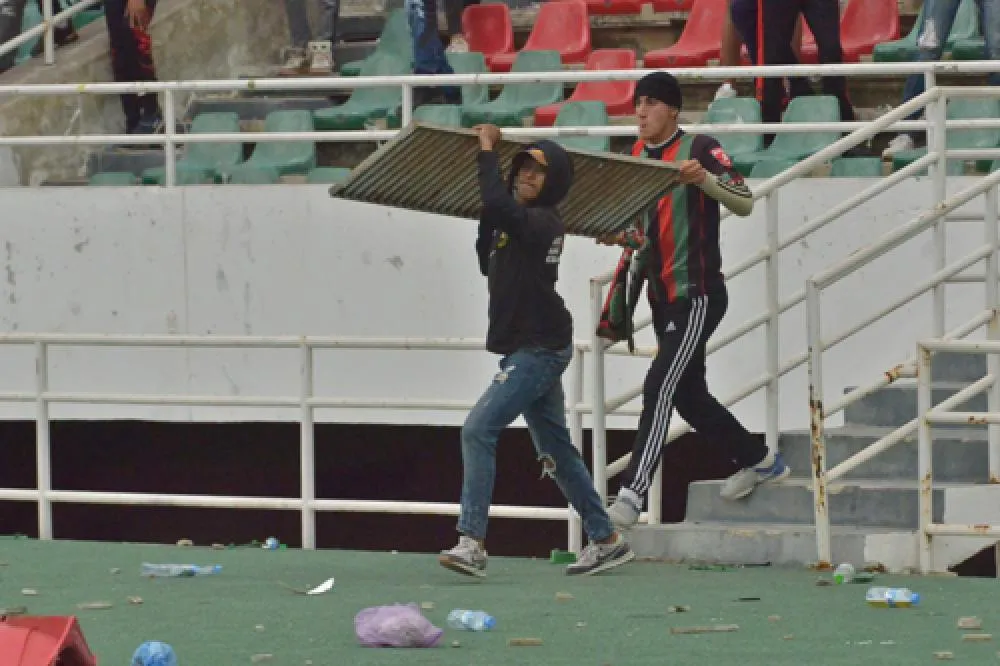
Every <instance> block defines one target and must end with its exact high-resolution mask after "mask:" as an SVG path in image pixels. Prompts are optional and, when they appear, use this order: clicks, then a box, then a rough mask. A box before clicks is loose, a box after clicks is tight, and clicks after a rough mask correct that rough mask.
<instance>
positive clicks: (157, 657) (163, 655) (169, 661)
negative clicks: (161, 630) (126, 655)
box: [132, 641, 177, 666]
mask: <svg viewBox="0 0 1000 666" xmlns="http://www.w3.org/2000/svg"><path fill="white" fill-rule="evenodd" d="M132 666H177V655H176V654H175V653H174V649H173V648H172V647H170V646H169V645H167V644H166V643H161V642H160V641H146V642H145V643H143V644H142V645H140V646H139V647H138V648H136V650H135V652H134V653H133V654H132Z"/></svg>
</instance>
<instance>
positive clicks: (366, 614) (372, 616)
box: [354, 603, 444, 647]
mask: <svg viewBox="0 0 1000 666" xmlns="http://www.w3.org/2000/svg"><path fill="white" fill-rule="evenodd" d="M354 632H355V633H356V634H357V635H358V640H359V641H361V644H362V645H364V646H365V647H434V645H435V644H437V642H438V641H439V640H440V639H441V635H442V634H443V633H444V630H443V629H439V628H437V627H435V626H434V625H433V624H431V622H430V620H428V619H427V618H426V617H424V616H423V614H421V612H420V609H419V608H418V607H417V605H416V604H413V603H411V604H393V605H392V606H373V607H372V608H366V609H364V610H363V611H361V612H360V613H358V614H357V615H356V616H354Z"/></svg>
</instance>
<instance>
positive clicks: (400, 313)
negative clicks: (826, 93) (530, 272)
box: [0, 179, 983, 428]
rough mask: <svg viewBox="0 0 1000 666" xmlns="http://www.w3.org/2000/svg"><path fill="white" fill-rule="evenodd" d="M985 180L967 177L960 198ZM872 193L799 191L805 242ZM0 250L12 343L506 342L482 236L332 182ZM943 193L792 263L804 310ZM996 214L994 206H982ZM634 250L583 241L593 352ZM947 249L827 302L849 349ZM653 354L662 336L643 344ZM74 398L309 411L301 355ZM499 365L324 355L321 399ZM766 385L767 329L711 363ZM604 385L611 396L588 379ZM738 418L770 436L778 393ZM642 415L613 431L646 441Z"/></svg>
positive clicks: (577, 265) (439, 417) (206, 193)
mask: <svg viewBox="0 0 1000 666" xmlns="http://www.w3.org/2000/svg"><path fill="white" fill-rule="evenodd" d="M971 182H972V179H955V182H953V183H952V184H951V186H952V188H953V190H958V189H960V188H961V187H964V186H968V185H969V184H970V183H971ZM865 185H867V182H865V181H855V180H848V179H832V180H827V179H823V180H809V181H804V182H800V183H796V184H793V185H792V186H790V187H787V188H785V190H783V192H782V195H781V227H782V231H783V234H787V233H788V232H789V231H790V230H792V229H794V228H795V227H797V226H799V225H801V224H803V222H804V221H805V220H807V219H809V218H810V217H812V216H815V215H818V214H820V213H822V212H823V211H825V210H828V209H829V208H830V207H831V206H833V205H835V204H837V203H838V202H840V201H842V200H843V199H844V198H845V197H848V196H850V195H851V194H852V193H854V192H856V191H858V190H859V188H861V187H863V186H865ZM2 192H3V194H2V196H3V202H4V204H3V225H2V227H0V228H2V230H3V232H2V239H0V260H2V262H3V274H2V275H0V328H2V329H3V330H10V331H20V332H79V333H94V332H104V333H191V334H236V335H240V334H253V335H279V334H294V335H301V334H306V335H350V336H391V337H399V336H409V337H421V336H449V337H477V338H481V337H483V336H484V335H485V326H486V295H485V282H484V280H483V279H482V278H481V277H480V276H479V274H478V270H477V264H476V259H475V255H474V253H473V250H472V244H473V240H474V237H475V232H476V227H475V224H474V223H471V222H469V221H464V220H456V219H449V218H441V217H436V216H431V215H424V214H416V213H411V212H407V211H401V210H392V209H385V208H380V207H375V206H369V205H363V204H354V203H348V202H342V201H335V200H332V199H331V198H330V197H329V196H328V194H327V191H326V188H325V187H322V186H318V187H316V186H304V185H303V186H284V187H240V186H227V187H192V188H180V189H176V190H173V191H168V190H165V189H158V188H134V189H108V188H66V189H62V188H47V189H28V188H24V189H7V190H3V191H2ZM929 197H930V187H929V182H928V181H927V180H926V179H923V180H919V179H918V180H913V181H910V182H907V183H904V184H903V185H901V186H900V187H898V188H896V189H895V190H893V191H891V192H889V193H887V194H885V195H883V196H882V197H881V198H880V199H877V200H876V201H875V202H873V203H871V204H870V205H867V206H865V207H864V208H862V209H860V210H858V211H856V212H855V213H854V214H852V215H850V216H849V217H848V218H845V219H842V220H840V221H838V222H836V223H835V224H834V225H833V226H831V227H828V228H827V229H826V230H824V231H822V232H820V233H817V234H815V235H813V236H811V237H809V238H808V239H806V240H805V241H803V242H801V243H798V244H796V245H794V246H792V247H790V248H788V249H787V250H786V251H785V252H784V253H783V254H782V258H781V275H782V284H781V293H782V297H784V298H787V297H788V296H790V295H791V294H793V293H795V292H796V291H798V290H799V289H801V288H802V287H803V280H804V279H805V278H806V277H807V276H808V275H810V274H812V273H814V272H816V271H817V270H820V269H822V268H824V267H827V266H829V265H831V263H832V262H835V261H837V260H840V259H842V258H843V257H845V256H847V255H848V254H849V253H850V252H853V251H854V250H856V249H858V248H860V247H863V246H864V245H866V244H867V243H870V242H871V241H873V240H874V239H876V238H877V237H879V236H880V235H882V234H884V233H886V232H887V231H889V230H891V229H892V228H893V227H895V226H896V225H899V224H901V223H903V222H905V221H906V220H909V219H911V218H912V217H913V216H914V215H915V214H916V213H917V212H918V211H919V210H921V209H922V208H923V207H926V206H927V205H928V204H929V203H930V200H929ZM981 206H982V204H981V202H977V204H976V205H975V206H974V208H975V209H976V210H981ZM763 212H764V211H763V206H760V207H759V209H758V210H757V211H755V213H754V215H753V216H752V217H751V218H746V219H740V218H732V219H730V220H728V221H727V222H725V223H724V238H723V242H724V255H725V263H726V264H727V265H729V266H732V265H734V264H735V263H737V262H738V261H740V260H742V259H743V258H744V257H746V256H748V255H750V254H752V253H754V252H756V251H757V250H758V249H759V248H760V247H762V246H763V243H764V214H763ZM949 238H950V247H949V256H950V257H951V258H952V259H954V258H957V257H959V256H960V254H961V253H963V252H967V251H968V250H969V249H971V248H973V247H976V246H978V245H979V244H980V243H981V239H982V225H981V224H979V223H951V224H950V226H949ZM616 259H617V252H616V251H615V250H614V249H611V248H604V247H599V246H596V245H595V244H594V243H592V242H590V241H588V240H585V239H580V238H571V239H570V240H569V242H568V244H567V251H566V253H565V255H564V263H563V266H562V277H561V281H560V290H561V292H562V294H563V295H564V297H565V298H566V300H567V302H568V303H569V306H570V308H571V310H572V311H573V313H574V315H575V318H576V335H577V338H578V339H580V340H585V339H587V338H588V336H589V330H590V327H591V322H590V319H589V314H588V313H589V304H588V285H589V278H590V277H591V276H592V275H595V274H597V273H599V272H602V271H604V270H606V269H608V268H610V267H612V266H613V265H614V263H615V261H616ZM931 262H932V248H931V243H930V235H929V234H925V235H924V236H922V237H920V238H918V239H916V240H914V241H911V242H909V243H907V244H906V245H905V246H904V247H902V248H900V249H899V250H898V251H895V252H893V253H892V254H890V255H887V256H886V257H884V258H882V259H881V260H879V262H877V263H876V264H873V265H872V266H871V267H869V268H866V269H864V270H863V271H861V272H859V273H857V274H856V275H854V276H852V277H851V278H849V279H847V280H845V281H844V283H843V284H840V285H837V286H835V287H833V288H831V289H830V290H829V292H828V294H827V295H826V297H825V299H824V310H823V315H824V323H825V331H826V334H827V335H833V334H836V333H838V332H840V331H841V330H843V328H845V327H847V326H849V325H851V324H853V323H854V322H856V321H858V320H859V319H860V318H861V317H863V316H864V315H865V314H867V313H869V312H872V311H873V310H875V309H879V308H881V307H882V306H883V305H884V304H886V303H888V302H889V300H890V299H891V298H893V297H894V296H896V295H899V294H902V293H903V292H904V291H906V290H907V289H909V288H911V287H912V285H914V284H915V283H916V282H917V281H919V280H920V279H921V278H923V277H925V276H926V275H928V274H929V273H930V272H931V265H932V264H931ZM730 302H731V304H730V311H729V314H728V315H727V317H726V319H725V320H724V322H723V324H722V327H721V329H720V330H721V332H725V331H727V330H730V329H732V328H733V327H735V326H737V325H739V324H740V323H742V322H743V321H745V320H746V319H747V318H749V317H751V316H754V315H756V314H757V313H759V312H761V311H762V309H763V308H764V291H763V269H762V267H758V268H757V269H754V270H753V271H751V272H750V273H748V274H746V275H744V276H741V277H739V278H737V279H736V280H734V281H733V282H732V283H731V285H730ZM982 306H983V304H982V288H981V286H979V285H974V286H972V285H970V286H956V287H950V288H949V308H948V315H949V322H950V324H951V325H956V324H958V323H960V322H962V321H964V320H966V319H968V318H969V317H970V316H971V315H972V314H973V313H974V312H976V311H978V310H979V309H981V308H982ZM929 315H930V299H929V297H928V298H923V299H921V300H920V301H918V302H916V303H915V304H914V305H912V306H910V307H908V308H906V309H904V310H902V311H900V312H898V313H896V314H895V315H893V316H891V317H889V318H887V319H886V320H884V321H883V322H882V323H880V324H879V325H877V326H875V327H873V328H871V329H870V330H867V331H864V332H863V333H861V334H859V335H858V336H856V337H854V338H852V339H850V340H849V341H847V342H845V343H844V344H842V345H841V346H839V347H837V348H836V349H835V350H833V351H831V352H828V353H827V355H826V358H827V361H828V363H827V364H826V371H825V388H826V390H827V391H828V395H833V394H834V393H838V392H840V391H842V390H843V389H844V387H846V386H849V385H852V384H855V383H858V382H864V381H867V380H872V379H874V378H876V377H877V376H878V375H879V374H880V373H881V372H882V371H883V370H884V369H886V368H889V367H890V366H892V365H893V364H895V363H896V362H898V361H900V360H903V359H904V358H905V357H907V356H908V355H909V354H911V353H912V348H913V343H914V341H915V340H916V339H917V338H919V337H922V336H925V335H927V334H929V333H930V319H929ZM781 336H782V338H781V343H782V344H781V347H782V355H783V357H784V358H785V359H788V358H792V357H794V356H797V355H799V354H801V353H802V352H803V351H804V350H805V318H804V307H802V306H800V307H796V308H794V309H793V310H791V311H790V312H789V313H787V314H786V315H785V317H784V319H783V324H782V327H781ZM640 340H641V341H642V342H643V343H646V344H648V343H649V342H650V341H651V338H650V337H649V336H648V334H644V335H642V336H640ZM51 358H52V369H51V372H50V374H51V383H52V388H53V390H59V391H62V390H66V391H112V392H134V393H152V392H158V391H161V392H168V393H192V394H198V395H206V394H223V395H233V394H236V395H261V394H264V395H295V394H296V392H297V390H298V381H299V380H298V367H297V355H296V352H295V351H294V350H285V351H278V350H272V351H250V350H242V351H225V350H223V351H189V352H188V351H183V350H155V351H151V350H137V349H131V350H113V349H73V350H66V349H59V350H53V351H52V353H51ZM495 362H496V359H495V358H494V357H492V356H491V355H489V354H486V353H485V352H443V353H442V352H347V351H328V352H320V353H318V354H317V369H316V382H317V393H318V394H322V395H328V396H334V397H357V396H364V397H372V398H375V397H382V398H390V397H409V398H442V399H458V400H462V399H467V400H474V399H475V397H476V396H477V395H478V393H479V392H480V391H481V390H482V388H483V387H484V386H485V385H486V384H487V383H488V382H489V380H490V379H491V377H492V374H493V372H494V369H495V367H496V366H495ZM0 363H2V367H3V368H4V372H3V373H0V391H15V390H26V389H30V388H31V387H32V385H33V378H34V366H33V356H32V350H31V349H30V348H26V347H22V348H13V347H8V348H0ZM610 363H611V364H610V367H609V370H608V377H609V381H610V386H609V389H608V394H609V396H610V395H614V394H616V393H619V392H621V391H622V390H625V389H626V388H628V387H630V386H635V385H638V383H639V382H641V379H642V376H643V373H644V371H645V367H646V365H647V362H646V361H645V360H643V359H627V358H625V359H621V358H617V359H613V360H612V361H611V362H610ZM763 371H764V337H763V330H762V329H761V330H760V331H759V332H757V333H754V334H751V335H749V336H747V337H746V338H744V339H743V340H742V341H740V342H739V343H736V344H734V345H732V346H730V347H729V348H727V349H725V350H722V351H721V352H719V353H718V354H717V355H715V356H713V357H712V358H711V359H710V361H709V375H710V383H711V386H712V387H713V389H714V390H715V392H716V393H717V394H718V395H719V396H720V397H723V396H725V395H727V394H730V393H732V392H734V391H735V390H737V389H739V388H740V387H741V386H743V385H745V384H746V383H747V382H748V381H751V380H752V379H754V378H756V377H758V376H760V374H761V373H762V372H763ZM588 384H589V382H588ZM781 407H782V422H783V425H784V426H785V427H805V426H806V424H807V419H808V414H807V401H806V380H805V371H804V368H803V369H801V370H799V371H796V372H794V373H791V374H790V375H788V376H787V377H786V378H785V380H784V381H783V383H782V396H781ZM33 410H34V406H33V405H30V404H23V405H3V406H0V418H31V417H32V416H33V413H34V411H33ZM736 412H737V414H738V416H739V417H741V418H742V419H744V420H745V421H746V423H747V425H748V426H750V427H753V428H762V427H763V396H762V394H759V395H757V396H754V397H751V398H750V399H748V400H746V401H744V402H743V403H741V404H740V405H739V406H738V408H737V409H736ZM53 414H54V416H56V417H63V418H94V419H96V418H149V419H181V420H186V419H195V420H212V421H216V420H242V419H247V420H267V419H288V418H296V417H297V414H296V413H295V411H294V410H285V411H282V410H263V409H253V410H245V409H243V410H240V409H200V408H199V409H187V408H136V407H129V408H125V407H107V406H100V407H98V406H62V405H60V406H56V407H55V408H54V410H53ZM463 416H464V415H463V414H461V413H443V414H442V413H414V412H403V413H394V412H391V411H384V410H381V411H374V410H330V411H326V410H324V411H323V412H322V413H321V414H320V415H319V418H320V420H324V421H341V422H393V423H440V424H449V423H460V422H461V420H462V418H463ZM633 424H634V418H623V419H619V420H617V421H614V422H613V423H612V425H613V426H615V427H631V426H633Z"/></svg>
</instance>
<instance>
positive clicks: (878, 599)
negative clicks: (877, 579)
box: [865, 587, 920, 608]
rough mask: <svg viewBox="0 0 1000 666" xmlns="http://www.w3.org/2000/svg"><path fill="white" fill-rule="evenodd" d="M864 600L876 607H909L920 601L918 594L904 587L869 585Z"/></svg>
mask: <svg viewBox="0 0 1000 666" xmlns="http://www.w3.org/2000/svg"><path fill="white" fill-rule="evenodd" d="M865 601H867V602H868V605H869V606H874V607H876V608H910V607H911V606H916V605H917V604H919V603H920V595H919V594H917V593H916V592H913V591H911V590H908V589H907V588H905V587H870V588H868V594H867V595H866V596H865Z"/></svg>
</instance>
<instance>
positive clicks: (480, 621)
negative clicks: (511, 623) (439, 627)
mask: <svg viewBox="0 0 1000 666" xmlns="http://www.w3.org/2000/svg"><path fill="white" fill-rule="evenodd" d="M496 624H497V621H496V618H494V617H493V616H492V615H490V614H489V613H487V612H486V611H478V610H476V611H474V610H464V609H461V608H456V609H455V610H453V611H452V612H450V613H448V626H449V627H451V628H452V629H462V630H464V631H489V630H491V629H492V628H493V627H495V626H496Z"/></svg>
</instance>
